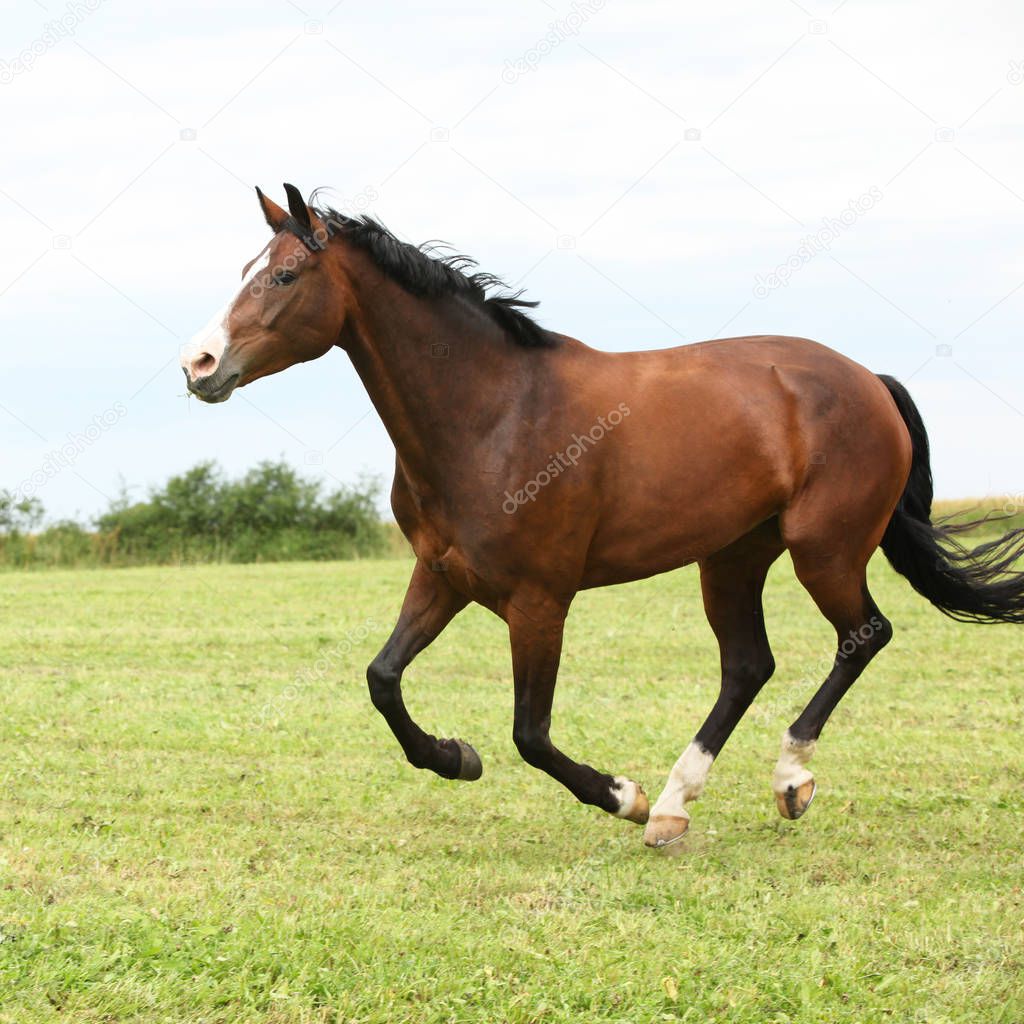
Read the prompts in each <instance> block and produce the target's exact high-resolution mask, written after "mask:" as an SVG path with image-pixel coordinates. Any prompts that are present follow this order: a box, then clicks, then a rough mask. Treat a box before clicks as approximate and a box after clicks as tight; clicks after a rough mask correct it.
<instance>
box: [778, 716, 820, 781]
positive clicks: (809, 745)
mask: <svg viewBox="0 0 1024 1024" xmlns="http://www.w3.org/2000/svg"><path fill="white" fill-rule="evenodd" d="M816 746H817V741H815V740H797V739H794V738H793V737H792V736H791V735H790V734H789V730H788V729H787V730H786V733H785V735H784V736H783V737H782V752H781V753H780V754H779V760H778V762H777V763H776V765H775V773H774V774H773V775H772V789H773V790H774V791H775V792H776V793H785V792H786V791H787V790H788V789H789V787H790V786H792V787H793V789H799V788H800V787H801V786H802V785H803V784H804V783H805V782H810V781H811V779H813V778H814V776H813V775H812V774H811V773H810V772H809V771H808V770H807V768H806V765H807V762H808V761H810V759H811V758H812V757H813V756H814V748H815V747H816Z"/></svg>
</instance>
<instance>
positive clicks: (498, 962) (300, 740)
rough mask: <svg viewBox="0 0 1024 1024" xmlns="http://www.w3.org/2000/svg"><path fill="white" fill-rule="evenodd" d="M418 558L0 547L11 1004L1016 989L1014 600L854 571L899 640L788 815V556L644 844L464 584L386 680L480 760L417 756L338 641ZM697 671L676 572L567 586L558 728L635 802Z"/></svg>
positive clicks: (433, 1018)
mask: <svg viewBox="0 0 1024 1024" xmlns="http://www.w3.org/2000/svg"><path fill="white" fill-rule="evenodd" d="M408 572H409V564H408V563H407V562H403V561H398V560H392V561H378V562H361V563H347V564H324V563H315V564H297V565H291V564H280V565H269V566H267V565H264V566H220V567H217V566H207V567H200V568H189V569H169V568H152V569H150V568H145V569H128V570H99V571H80V572H64V571H54V572H49V573H24V574H5V575H3V576H2V577H0V584H2V586H0V605H2V607H0V623H2V624H0V666H2V686H3V691H2V692H3V707H4V709H5V714H4V716H3V718H2V720H0V729H2V733H0V736H2V740H0V742H2V750H3V762H2V769H0V1022H3V1024H31V1022H36V1021H67V1022H73V1024H93V1022H101V1021H102V1022H111V1021H145V1022H154V1024H155V1022H160V1024H164V1022H179V1021H181V1022H185V1021H188V1022H195V1024H199V1022H204V1024H220V1022H223V1024H237V1022H250V1021H266V1022H271V1024H286V1022H287V1024H298V1022H333V1024H340V1022H343V1021H344V1022H350V1021H351V1022H357V1021H358V1022H371V1021H373V1022H378V1021H379V1022H417V1024H420V1022H423V1024H430V1022H447V1021H453V1022H477V1021H479V1022H488V1024H500V1022H504V1021H509V1022H532V1021H545V1022H548V1021H550V1022H562V1021H565V1022H568V1021H573V1022H577V1021H582V1022H590V1021H622V1022H628V1024H637V1022H647V1021H675V1020H689V1021H707V1020H714V1021H723V1022H724V1021H730V1022H733V1021H741V1022H757V1024H763V1022H773V1021H800V1022H810V1021H821V1022H828V1024H838V1022H856V1024H866V1022H874V1021H890V1020H891V1021H900V1022H904V1021H927V1022H929V1024H940V1022H953V1021H956V1022H961V1021H1006V1022H1018V1021H1020V1020H1022V1019H1024V983H1022V978H1024V890H1022V885H1024V872H1022V869H1021V820H1022V818H1021V815H1022V812H1024V755H1022V752H1021V750H1022V744H1021V740H1022V724H1024V723H1022V718H1024V674H1022V671H1021V660H1022V655H1024V630H1021V629H1019V628H1017V629H1015V628H1013V627H980V626H973V627H972V626H961V625H957V624H955V623H952V622H950V621H948V620H946V619H945V618H943V617H942V616H941V615H939V614H938V613H937V612H935V611H934V610H933V609H931V607H930V606H929V605H928V604H927V603H926V602H924V601H923V600H922V599H920V598H918V597H917V596H916V595H914V594H913V593H912V591H911V590H910V588H909V587H908V586H907V585H906V584H905V583H903V582H902V581H900V580H899V579H897V578H896V577H895V576H893V575H892V573H891V572H890V571H889V570H888V568H887V567H886V566H884V565H883V564H881V563H876V564H875V565H874V566H873V576H872V580H873V591H874V593H875V596H876V598H877V599H878V603H879V605H880V606H881V608H882V609H883V610H884V611H885V612H886V613H887V614H888V616H889V617H890V618H891V619H892V620H893V622H894V624H895V626H896V638H895V640H894V642H893V644H892V645H891V647H890V648H889V649H888V650H886V651H885V652H884V653H883V654H882V655H881V656H880V657H879V659H878V660H877V661H876V663H875V664H874V666H872V668H871V669H870V670H869V672H868V673H867V675H866V676H865V677H864V678H863V679H862V680H861V682H860V683H859V684H858V685H857V686H856V687H855V688H854V690H853V691H852V692H851V693H850V695H849V696H848V697H847V699H846V700H845V701H844V703H843V704H842V706H841V707H840V709H839V711H838V712H837V713H836V715H835V716H834V718H833V721H832V723H831V724H830V725H829V727H828V728H827V729H826V732H825V735H824V737H823V741H822V743H821V744H820V745H819V752H818V755H817V757H816V758H815V761H814V769H815V772H816V774H817V777H818V782H819V794H818V799H817V801H816V802H815V805H814V806H813V808H812V809H811V810H810V812H809V813H808V815H807V816H806V817H805V818H804V819H803V820H802V821H800V822H796V823H789V822H784V821H782V820H781V819H779V818H778V817H777V816H776V811H775V806H774V801H773V798H772V794H771V791H770V775H771V770H772V766H773V763H774V760H775V756H776V753H777V749H778V743H779V738H780V735H781V733H782V731H783V729H784V728H785V726H786V725H787V724H788V723H789V722H790V721H791V720H792V719H793V718H794V717H795V715H796V713H797V712H798V710H799V709H800V707H801V706H802V704H803V703H804V702H806V700H807V699H808V698H809V697H810V695H811V692H812V690H813V688H814V687H815V686H816V685H817V682H818V678H819V676H820V675H821V674H822V673H823V671H824V670H823V668H822V666H823V665H824V663H825V662H827V661H828V660H829V658H830V656H831V649H832V638H831V636H830V630H829V627H828V626H827V624H826V623H825V622H824V621H823V620H822V619H821V618H820V617H819V616H818V615H817V613H816V612H815V611H814V609H813V607H812V606H811V604H810V601H809V599H808V598H807V597H806V595H805V594H804V593H803V591H802V590H800V588H799V587H798V586H797V585H796V584H795V583H794V581H793V578H792V574H791V571H790V569H789V566H788V563H786V564H782V563H780V566H779V567H778V568H777V570H776V571H775V572H774V573H773V575H772V578H771V580H770V584H769V594H768V598H767V608H768V619H769V629H770V633H771V635H772V639H773V646H774V649H775V653H776V657H777V660H778V662H779V671H778V673H777V675H776V678H775V679H774V680H773V681H772V682H771V683H770V684H769V686H768V688H767V689H766V690H765V692H764V693H763V694H762V696H761V698H760V699H759V700H758V702H757V704H755V706H754V708H753V709H752V710H751V712H750V713H749V714H748V715H747V717H746V719H745V720H744V722H743V723H742V724H741V726H740V728H739V729H738V730H737V732H736V735H735V736H734V737H733V739H732V741H731V742H730V744H729V745H728V746H727V747H726V750H725V752H724V753H723V755H722V757H721V759H720V761H719V763H718V764H717V765H716V767H715V769H714V771H713V772H712V776H711V779H710V782H709V784H708V787H707V790H706V791H705V794H704V797H703V799H702V800H701V801H700V802H699V803H698V804H697V805H696V806H695V809H694V817H693V826H692V831H691V834H690V835H689V836H688V837H687V838H686V840H684V842H683V843H681V844H679V845H678V846H677V847H674V848H672V851H673V852H671V853H668V854H666V853H654V852H652V851H650V850H647V849H645V848H644V846H643V845H642V842H641V830H640V829H638V828H637V827H635V826H633V825H629V824H627V823H624V822H621V821H617V820H615V819H613V818H610V817H607V816H605V815H603V814H602V813H601V812H599V811H596V810H594V809H592V808H585V807H582V806H580V805H578V804H577V803H576V802H575V801H574V800H573V798H572V797H571V796H570V795H569V794H568V793H567V792H566V791H564V790H562V789H561V788H560V787H559V786H557V785H556V784H555V783H554V782H552V781H551V780H550V779H548V778H547V777H546V776H543V775H541V774H540V773H538V772H536V771H534V770H533V769H530V768H529V767H527V766H525V765H523V764H522V763H521V762H520V761H519V759H518V756H517V755H516V752H515V749H514V747H513V745H512V742H511V682H510V670H509V661H508V645H507V638H506V634H505V630H504V626H503V625H502V624H501V623H500V622H499V621H498V620H497V619H495V618H493V617H491V616H489V615H488V614H487V613H485V612H483V611H481V610H479V609H475V608H474V609H470V610H467V612H465V613H464V614H463V615H462V616H460V617H459V618H458V619H457V620H456V621H455V623H453V624H452V626H451V627H450V628H449V630H448V631H447V633H446V634H445V635H444V636H443V637H442V638H441V639H440V640H439V641H438V642H437V643H436V644H435V646H434V647H433V648H431V649H430V650H428V651H427V652H426V653H425V654H424V655H422V656H421V658H420V659H419V660H418V661H417V662H416V663H415V664H414V666H413V667H412V668H411V669H410V670H409V672H408V674H407V677H406V686H405V690H406V695H407V698H408V701H409V705H410V707H411V709H412V712H413V714H414V716H415V717H417V719H418V720H419V721H420V722H421V723H422V724H423V725H424V726H425V727H426V728H428V729H430V730H431V731H435V732H439V733H442V734H445V735H451V734H453V733H454V734H456V735H459V736H461V737H463V738H465V739H467V740H469V741H470V742H472V743H473V744H474V745H475V746H476V747H477V749H478V750H479V751H480V753H481V756H482V757H483V760H484V777H483V779H482V780H481V781H480V782H477V783H474V784H472V785H470V784H466V783H447V782H444V781H442V780H439V779H437V778H435V777H433V776H430V775H427V774H424V773H421V772H416V771H414V770H413V769H412V768H410V767H408V766H407V765H406V764H405V762H404V760H403V759H402V756H401V753H400V751H399V749H398V747H397V745H396V743H395V742H394V741H393V739H392V737H391V735H390V733H389V732H388V731H387V729H386V727H385V725H384V724H383V722H382V721H381V720H380V719H379V718H378V716H377V714H376V713H375V712H374V710H373V709H372V707H371V706H370V703H369V700H368V699H367V697H366V693H365V682H364V670H365V666H366V664H367V663H368V662H369V660H370V659H371V658H372V656H373V655H374V653H375V652H376V649H377V647H379V645H380V644H381V643H382V642H383V640H384V638H385V636H386V634H387V632H388V631H389V629H390V627H391V624H392V620H393V617H394V615H395V614H396V612H397V609H398V606H399V604H400V601H401V597H402V594H403V592H404V585H405V580H406V577H407V575H408ZM812 680H813V681H812ZM716 690H717V653H716V650H715V646H714V643H713V640H712V638H711V635H710V631H709V630H708V627H707V625H706V623H705V621H704V617H703V614H702V611H701V607H700V599H699V594H698V586H697V580H696V574H695V573H694V572H693V571H692V570H690V571H684V572H681V573H675V574H672V575H670V576H666V577H662V578H659V579H656V580H651V581H648V582H645V583H641V584H634V585H632V586H630V587H623V588H614V589H609V590H604V591H595V592H591V593H587V594H583V595H581V596H580V597H579V599H578V600H577V603H576V605H575V607H574V610H573V614H572V617H571V620H570V626H569V630H568V637H567V641H566V645H565V657H564V660H563V669H562V674H561V685H560V687H559V690H558V694H557V698H556V707H555V717H554V736H555V738H556V740H557V741H558V742H559V744H560V745H561V746H563V747H564V748H565V749H566V750H567V751H568V752H569V753H571V754H573V755H574V756H576V757H578V758H583V759H585V760H587V761H589V762H590V763H592V764H594V765H595V766H598V767H600V768H603V769H606V770H612V771H616V772H623V773H628V774H630V775H631V776H633V777H634V778H637V779H639V780H641V781H642V782H643V783H645V785H646V786H647V789H648V791H649V792H652V794H654V795H656V793H657V792H658V790H659V789H660V787H661V785H662V784H663V782H664V779H665V774H666V772H667V770H668V768H669V767H670V766H671V764H672V762H673V761H674V760H675V758H676V757H677V756H678V754H679V752H680V751H681V749H682V748H683V746H684V745H685V744H686V742H687V741H688V740H689V739H690V737H691V736H692V734H693V732H694V731H695V729H696V728H697V726H698V725H699V723H700V721H701V719H702V718H703V716H704V715H705V713H706V712H707V710H708V708H709V707H710V705H711V703H712V702H713V700H714V696H715V693H716Z"/></svg>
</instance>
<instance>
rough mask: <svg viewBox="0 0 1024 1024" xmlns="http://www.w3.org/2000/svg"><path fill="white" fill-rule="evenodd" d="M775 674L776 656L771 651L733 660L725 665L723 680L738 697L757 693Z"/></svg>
mask: <svg viewBox="0 0 1024 1024" xmlns="http://www.w3.org/2000/svg"><path fill="white" fill-rule="evenodd" d="M774 674H775V658H774V657H772V653H771V651H765V652H764V653H763V654H757V655H751V656H749V657H746V658H742V659H739V660H731V661H728V662H726V663H725V664H724V665H723V670H722V681H723V685H724V687H725V689H726V690H727V691H729V692H730V693H731V694H734V695H735V696H736V697H737V698H743V697H748V696H749V695H750V694H751V693H753V694H757V693H758V692H759V691H760V690H761V688H762V687H763V686H764V684H765V683H767V682H768V680H769V679H771V677H772V676H773V675H774Z"/></svg>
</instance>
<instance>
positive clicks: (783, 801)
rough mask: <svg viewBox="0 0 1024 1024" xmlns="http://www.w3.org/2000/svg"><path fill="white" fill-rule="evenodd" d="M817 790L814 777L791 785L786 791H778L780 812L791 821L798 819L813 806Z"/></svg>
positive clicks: (776, 798) (777, 798) (776, 796)
mask: <svg viewBox="0 0 1024 1024" xmlns="http://www.w3.org/2000/svg"><path fill="white" fill-rule="evenodd" d="M817 792H818V786H817V783H815V781H814V779H808V780H807V781H806V782H804V783H802V784H801V785H799V786H789V787H788V788H787V789H786V791H785V792H784V793H776V794H775V803H776V805H777V806H778V808H779V814H781V815H782V816H783V817H784V818H786V819H788V820H789V821H796V819H797V818H799V817H800V815H802V814H803V813H804V811H806V810H807V808H808V807H810V806H811V801H812V800H813V799H814V794H815V793H817Z"/></svg>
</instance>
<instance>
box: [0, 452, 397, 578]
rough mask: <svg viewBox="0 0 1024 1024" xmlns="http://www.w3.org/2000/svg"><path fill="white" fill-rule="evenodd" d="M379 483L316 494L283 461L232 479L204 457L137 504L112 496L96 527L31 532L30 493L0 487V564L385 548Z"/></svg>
mask: <svg viewBox="0 0 1024 1024" xmlns="http://www.w3.org/2000/svg"><path fill="white" fill-rule="evenodd" d="M378 494H379V488H378V486H377V484H376V483H374V482H367V481H364V482H362V483H361V484H360V485H358V486H355V487H345V486H342V487H339V488H337V489H335V490H331V491H326V492H325V491H324V489H323V488H322V486H321V484H320V483H319V482H317V481H311V480H306V479H304V478H303V477H301V476H299V474H298V473H296V472H295V470H294V469H292V468H291V467H290V466H288V465H287V464H286V463H283V462H262V463H260V464H259V465H258V466H256V467H255V468H254V469H252V470H250V471H249V472H248V473H246V474H245V475H244V476H243V477H241V478H240V479H238V480H229V479H227V478H225V476H224V475H223V473H222V472H221V470H220V469H219V468H218V467H217V466H216V465H215V464H214V463H211V462H205V463H201V464H200V465H198V466H195V467H193V468H192V469H190V470H188V472H186V473H183V474H181V475H180V476H175V477H172V478H171V479H170V480H168V481H167V483H166V484H165V485H164V486H163V487H162V488H158V489H156V490H154V491H153V492H152V493H151V494H150V496H149V498H148V499H147V500H145V501H137V502H132V501H130V500H129V499H128V498H127V497H126V496H122V497H121V498H120V499H118V500H117V501H114V502H112V503H111V506H110V508H109V509H108V510H107V511H106V512H105V513H103V514H102V515H101V516H100V517H99V518H98V520H97V522H96V527H97V528H96V530H95V532H90V531H88V530H87V529H85V528H84V527H83V526H81V525H80V524H78V523H75V522H71V521H64V522H60V523H56V524H54V525H53V526H50V527H48V528H47V529H45V530H43V531H42V532H41V533H35V534H33V533H31V532H30V529H31V527H33V526H36V525H38V522H39V521H40V520H41V518H42V515H43V509H42V506H41V504H40V503H39V502H38V500H36V499H30V500H29V501H28V502H25V501H22V502H18V501H17V500H16V499H15V498H14V496H12V495H10V494H8V493H7V492H0V562H2V563H4V564H7V565H11V566H25V565H50V566H56V565H64V566H75V565H142V564H152V563H158V564H167V563H180V562H269V561H285V560H289V561H291V560H327V559H339V558H359V557H366V556H371V555H380V554H384V553H385V552H386V551H387V550H388V547H389V543H388V534H387V531H386V529H385V526H384V524H383V523H382V522H381V520H380V517H379V515H378V513H377V497H378Z"/></svg>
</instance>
